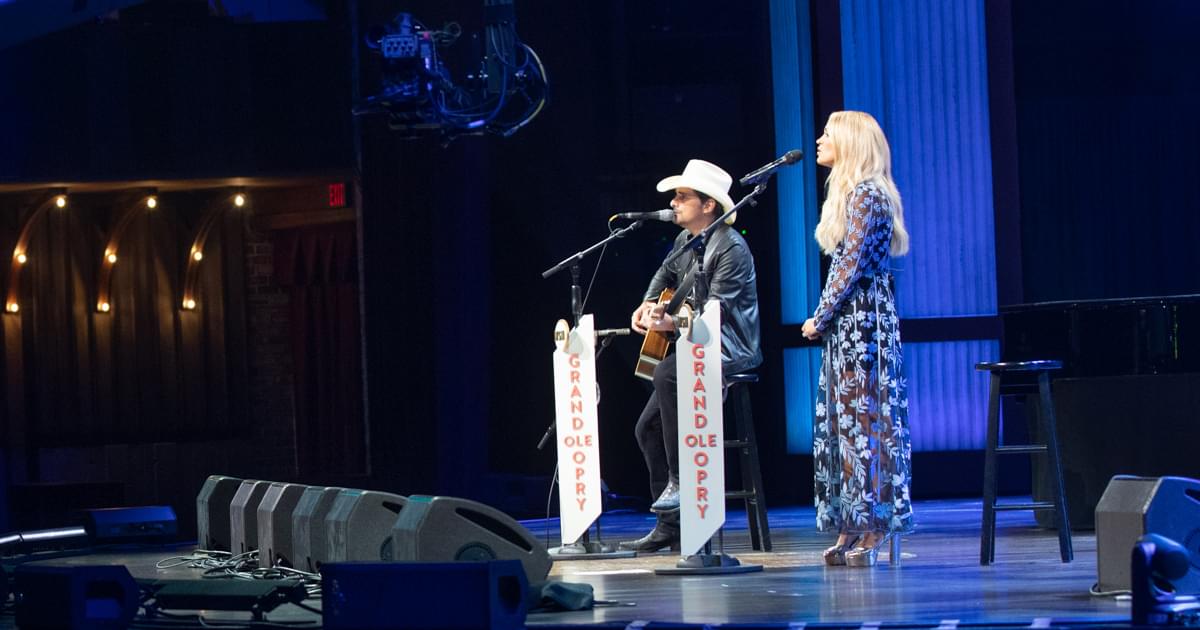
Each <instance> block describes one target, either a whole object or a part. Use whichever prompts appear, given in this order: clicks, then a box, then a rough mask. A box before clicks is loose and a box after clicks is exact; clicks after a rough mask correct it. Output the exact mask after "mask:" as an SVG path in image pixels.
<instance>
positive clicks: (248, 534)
mask: <svg viewBox="0 0 1200 630" xmlns="http://www.w3.org/2000/svg"><path fill="white" fill-rule="evenodd" d="M270 487H271V482H270V481H259V480H257V479H247V480H245V481H243V482H242V485H240V486H238V490H237V494H235V495H233V501H232V502H231V503H230V504H229V550H230V551H232V552H233V553H234V555H237V554H240V553H246V552H247V551H254V550H255V549H258V506H259V504H261V503H262V500H263V497H264V496H266V494H267V489H268V488H270Z"/></svg>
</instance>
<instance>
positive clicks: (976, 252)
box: [771, 0, 999, 453]
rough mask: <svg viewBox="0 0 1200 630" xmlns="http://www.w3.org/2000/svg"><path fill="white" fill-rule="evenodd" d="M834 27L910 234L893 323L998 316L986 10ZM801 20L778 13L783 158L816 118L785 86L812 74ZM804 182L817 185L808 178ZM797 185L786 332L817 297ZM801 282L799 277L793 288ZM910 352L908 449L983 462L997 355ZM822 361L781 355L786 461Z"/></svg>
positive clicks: (935, 344)
mask: <svg viewBox="0 0 1200 630" xmlns="http://www.w3.org/2000/svg"><path fill="white" fill-rule="evenodd" d="M776 5H780V6H778V7H777V6H776ZM783 5H787V6H786V7H785V6H783ZM788 7H791V8H792V12H791V13H789V11H788V10H787V8H788ZM840 14H841V38H842V72H843V76H842V80H843V89H844V98H843V102H844V107H845V108H846V109H857V110H863V111H866V112H869V113H871V114H872V115H873V116H875V117H876V118H877V119H878V120H879V122H880V124H881V125H882V126H883V129H884V132H885V133H887V135H888V138H889V140H890V142H891V146H892V155H893V166H894V170H895V177H896V181H897V185H898V186H899V188H900V191H901V194H902V195H903V199H904V207H905V217H906V220H907V223H908V226H909V231H910V233H911V234H912V251H911V252H910V254H909V255H908V256H906V257H904V258H900V259H898V260H897V261H896V267H897V268H896V270H895V272H896V279H897V285H898V292H899V301H900V304H899V307H900V311H901V316H902V317H904V318H906V319H915V318H946V317H956V318H957V317H975V316H991V315H994V314H995V313H996V271H995V268H996V261H995V243H994V238H995V236H994V228H993V210H992V186H991V157H990V155H991V147H990V143H989V121H988V92H987V58H986V57H987V55H986V41H985V29H984V26H985V24H984V13H983V2H982V0H972V1H970V2H960V1H958V0H938V1H935V2H924V3H919V4H916V3H913V4H908V3H891V2H885V1H883V0H843V1H842V2H841V3H840ZM777 16H778V18H779V21H777ZM789 16H795V17H794V18H792V19H794V21H795V24H799V27H797V26H794V25H792V24H788V23H787V22H786V20H787V18H788V17H789ZM808 16H809V12H808V3H807V2H800V1H797V0H776V1H775V2H773V3H772V13H771V17H772V30H773V37H772V45H773V59H774V63H775V64H776V66H777V67H776V69H775V77H776V84H775V92H776V121H777V123H776V124H777V128H778V131H777V141H778V142H780V143H781V145H782V143H783V142H784V140H785V139H786V140H790V139H791V138H790V137H788V138H785V137H784V134H786V133H788V127H787V126H786V125H787V124H788V121H789V119H795V118H797V114H796V112H797V111H800V112H809V111H811V109H812V97H811V93H808V94H807V101H806V102H802V103H800V105H799V106H794V105H792V104H791V103H792V102H793V101H792V99H795V98H797V97H796V96H795V94H796V93H797V92H798V93H799V98H801V99H803V98H805V96H806V94H805V92H804V90H803V89H802V88H799V87H797V86H792V85H788V84H787V83H786V82H785V81H781V80H780V77H785V78H786V77H788V76H792V77H797V78H801V77H805V76H809V75H810V74H811V71H810V70H809V68H810V67H811V63H812V61H811V58H812V57H811V46H807V47H805V46H804V45H805V44H807V43H808V39H807V34H808V32H809V24H808V21H809V18H808ZM795 33H800V35H798V36H797V35H795ZM789 34H791V37H792V39H791V40H789V39H788V37H789ZM792 42H795V43H792ZM789 45H790V46H791V48H789ZM789 67H790V68H791V69H790V70H789V69H788V68H789ZM796 122H799V123H800V125H801V126H802V127H803V129H802V133H801V135H804V134H808V135H811V132H812V130H814V129H815V128H816V127H818V126H819V124H818V125H814V124H813V123H805V121H803V120H800V121H796ZM802 139H803V140H804V141H806V142H807V144H806V145H805V147H806V148H808V147H811V139H809V138H802ZM806 168H807V169H809V171H808V172H811V168H812V166H811V164H806ZM805 184H806V185H805V186H804V187H803V189H802V190H799V191H795V192H792V194H790V195H788V196H785V193H787V192H789V191H787V190H785V189H784V188H783V183H782V182H781V191H780V238H781V242H780V259H781V264H782V265H784V267H783V269H782V273H781V276H782V277H784V278H788V279H787V280H785V281H784V282H783V283H782V284H783V286H782V287H781V291H782V292H783V304H784V315H783V317H784V323H799V322H802V321H803V320H804V319H805V318H806V317H808V314H809V312H810V311H811V310H812V308H813V306H814V305H815V291H816V288H817V287H819V286H820V283H821V279H820V278H819V277H818V274H817V273H816V272H815V269H816V264H815V261H816V259H817V257H818V250H817V247H816V244H815V243H814V242H813V240H812V237H811V230H812V227H813V226H815V224H816V219H817V216H818V211H817V209H816V199H817V198H818V195H819V194H818V190H817V184H816V183H815V181H813V180H812V179H809V180H806V181H805ZM795 224H800V226H799V227H793V226H794V225H795ZM797 234H802V235H803V238H798V237H797V236H796V235H797ZM798 275H804V276H805V277H804V279H802V280H801V279H797V278H789V276H798ZM906 352H907V354H906V356H907V359H908V364H907V376H908V378H909V381H910V383H911V386H910V387H911V389H910V391H909V396H910V404H911V410H910V419H911V421H912V427H913V447H914V449H915V450H963V449H976V448H982V446H983V433H982V430H981V427H982V418H983V414H984V411H985V405H984V402H985V401H986V387H987V383H986V380H985V379H984V378H983V377H982V376H980V375H978V374H976V373H975V371H974V369H973V365H974V363H975V362H977V361H981V360H985V359H991V358H995V357H997V356H998V352H999V348H998V343H997V341H996V340H977V341H955V342H943V341H936V340H933V341H926V342H923V343H911V342H910V343H909V344H908V345H907V348H906ZM818 361H819V351H817V350H812V349H802V348H793V349H789V350H787V351H786V353H785V361H784V364H785V371H786V372H785V379H786V380H785V382H786V388H787V393H786V404H787V418H788V450H789V452H792V453H811V449H812V445H811V441H812V439H811V436H812V393H813V388H814V387H815V382H816V372H815V370H816V367H817V362H818Z"/></svg>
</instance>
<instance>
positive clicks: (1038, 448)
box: [996, 444, 1047, 455]
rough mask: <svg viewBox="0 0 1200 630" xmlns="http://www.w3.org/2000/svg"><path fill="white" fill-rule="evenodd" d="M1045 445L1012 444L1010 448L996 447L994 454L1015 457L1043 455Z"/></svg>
mask: <svg viewBox="0 0 1200 630" xmlns="http://www.w3.org/2000/svg"><path fill="white" fill-rule="evenodd" d="M1045 452H1047V451H1046V445H1045V444H1013V445H1012V446H997V447H996V454H997V455H1000V454H1004V455H1017V454H1020V453H1045Z"/></svg>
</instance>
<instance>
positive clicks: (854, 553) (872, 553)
mask: <svg viewBox="0 0 1200 630" xmlns="http://www.w3.org/2000/svg"><path fill="white" fill-rule="evenodd" d="M891 537H892V533H891V532H888V533H886V534H884V535H882V536H880V537H879V540H876V541H875V544H874V545H871V546H870V547H855V548H853V549H850V550H849V551H847V552H846V554H845V561H846V566H848V567H873V566H875V563H876V561H878V560H879V548H880V547H882V546H883V544H884V543H886V542H887V541H888V539H889V538H891Z"/></svg>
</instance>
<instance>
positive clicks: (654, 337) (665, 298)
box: [633, 289, 675, 381]
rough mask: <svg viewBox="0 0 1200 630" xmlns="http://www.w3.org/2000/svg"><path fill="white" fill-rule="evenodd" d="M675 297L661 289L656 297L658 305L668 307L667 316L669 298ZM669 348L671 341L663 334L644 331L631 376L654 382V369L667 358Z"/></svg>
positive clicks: (655, 331) (670, 290)
mask: <svg viewBox="0 0 1200 630" xmlns="http://www.w3.org/2000/svg"><path fill="white" fill-rule="evenodd" d="M674 295H675V290H674V289H663V290H662V293H661V294H659V296H658V303H659V304H666V305H668V310H667V313H668V314H672V315H673V314H674V313H671V312H670V308H669V307H670V302H671V298H672V297H673V296H674ZM670 347H671V340H670V339H668V338H667V336H666V335H665V334H663V333H662V332H661V331H658V330H648V331H646V338H645V339H643V340H642V351H641V352H640V353H638V361H637V365H636V366H634V368H633V375H634V376H636V377H638V378H644V379H646V380H648V381H653V380H654V368H655V366H657V365H658V364H659V363H661V362H662V360H663V359H664V358H666V356H667V350H669V349H670Z"/></svg>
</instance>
